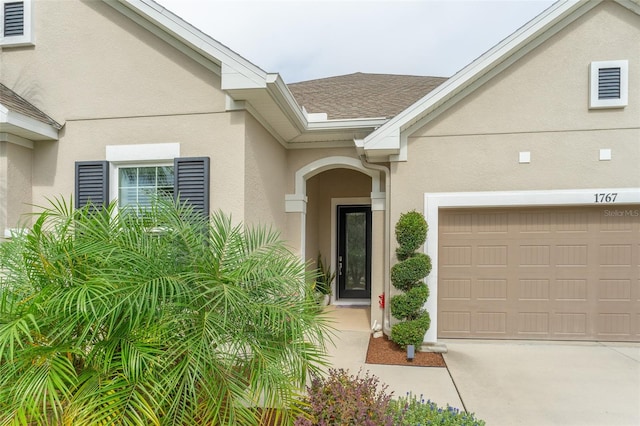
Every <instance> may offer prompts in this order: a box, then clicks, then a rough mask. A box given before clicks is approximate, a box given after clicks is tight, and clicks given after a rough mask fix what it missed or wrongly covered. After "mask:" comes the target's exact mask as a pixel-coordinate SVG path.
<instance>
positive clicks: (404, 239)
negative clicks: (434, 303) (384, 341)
mask: <svg viewBox="0 0 640 426" xmlns="http://www.w3.org/2000/svg"><path fill="white" fill-rule="evenodd" d="M428 229H429V227H428V225H427V222H426V220H425V219H424V216H423V215H422V214H421V213H418V212H416V211H410V212H408V213H404V214H402V215H400V219H399V220H398V223H397V224H396V240H397V241H398V244H399V247H398V248H397V249H396V255H397V257H398V260H399V262H398V263H397V264H395V265H394V266H393V267H392V268H391V283H392V284H393V285H394V287H395V288H397V289H398V290H401V291H403V292H405V293H404V294H398V295H395V296H393V297H392V298H391V314H392V315H393V317H394V318H396V319H398V320H404V321H405V322H400V323H397V324H395V325H394V326H393V327H391V340H393V341H394V342H395V343H397V344H398V345H400V346H401V347H403V348H405V347H406V346H407V345H414V346H418V347H419V346H420V345H421V344H422V341H423V339H424V334H425V333H426V332H427V330H428V329H429V325H430V324H431V319H430V317H429V314H428V313H427V312H426V311H424V309H423V306H424V304H425V303H426V301H427V298H428V297H429V288H428V287H427V285H426V284H425V283H424V282H423V279H424V278H425V277H426V276H427V275H429V272H431V258H429V256H427V255H426V254H424V253H417V252H416V250H417V249H418V248H419V247H420V246H421V245H422V244H424V242H425V241H426V239H427V230H428Z"/></svg>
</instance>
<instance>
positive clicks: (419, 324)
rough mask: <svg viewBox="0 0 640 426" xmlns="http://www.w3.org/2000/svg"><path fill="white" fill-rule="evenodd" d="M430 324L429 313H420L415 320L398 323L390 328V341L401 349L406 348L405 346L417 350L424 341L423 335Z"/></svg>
mask: <svg viewBox="0 0 640 426" xmlns="http://www.w3.org/2000/svg"><path fill="white" fill-rule="evenodd" d="M430 324H431V318H430V317H429V313H428V312H426V311H421V313H420V315H419V316H418V317H417V318H416V319H414V320H410V321H404V322H399V323H397V324H395V325H394V326H393V327H391V340H393V341H394V342H395V343H397V344H398V345H400V346H401V347H403V348H406V347H407V345H413V346H414V347H416V348H419V347H420V346H421V345H422V341H423V340H424V333H425V331H426V330H428V329H429V325H430Z"/></svg>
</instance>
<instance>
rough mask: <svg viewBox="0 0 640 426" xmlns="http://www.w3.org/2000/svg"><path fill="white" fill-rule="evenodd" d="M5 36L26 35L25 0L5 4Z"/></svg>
mask: <svg viewBox="0 0 640 426" xmlns="http://www.w3.org/2000/svg"><path fill="white" fill-rule="evenodd" d="M3 24H4V27H3V28H4V36H5V37H11V36H21V35H24V2H21V1H17V2H12V3H5V4H4V23H3Z"/></svg>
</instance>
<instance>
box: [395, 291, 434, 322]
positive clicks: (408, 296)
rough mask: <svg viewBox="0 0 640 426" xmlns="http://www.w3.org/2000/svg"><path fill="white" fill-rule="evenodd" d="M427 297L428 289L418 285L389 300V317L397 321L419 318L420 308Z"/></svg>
mask: <svg viewBox="0 0 640 426" xmlns="http://www.w3.org/2000/svg"><path fill="white" fill-rule="evenodd" d="M428 297H429V287H427V286H426V285H424V284H423V285H419V286H417V287H414V288H412V289H411V290H409V291H407V292H406V293H404V294H397V295H395V296H393V297H392V298H391V315H393V317H394V318H397V319H399V320H404V319H408V320H413V319H416V318H417V317H418V316H420V314H421V312H422V308H423V306H424V304H425V302H426V301H427V298H428Z"/></svg>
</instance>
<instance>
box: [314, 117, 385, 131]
mask: <svg viewBox="0 0 640 426" xmlns="http://www.w3.org/2000/svg"><path fill="white" fill-rule="evenodd" d="M386 122H387V119H386V118H349V119H344V120H326V121H314V122H310V123H308V124H307V130H312V131H313V130H348V129H354V130H360V129H375V128H377V127H380V126H382V125H383V124H384V123H386Z"/></svg>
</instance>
